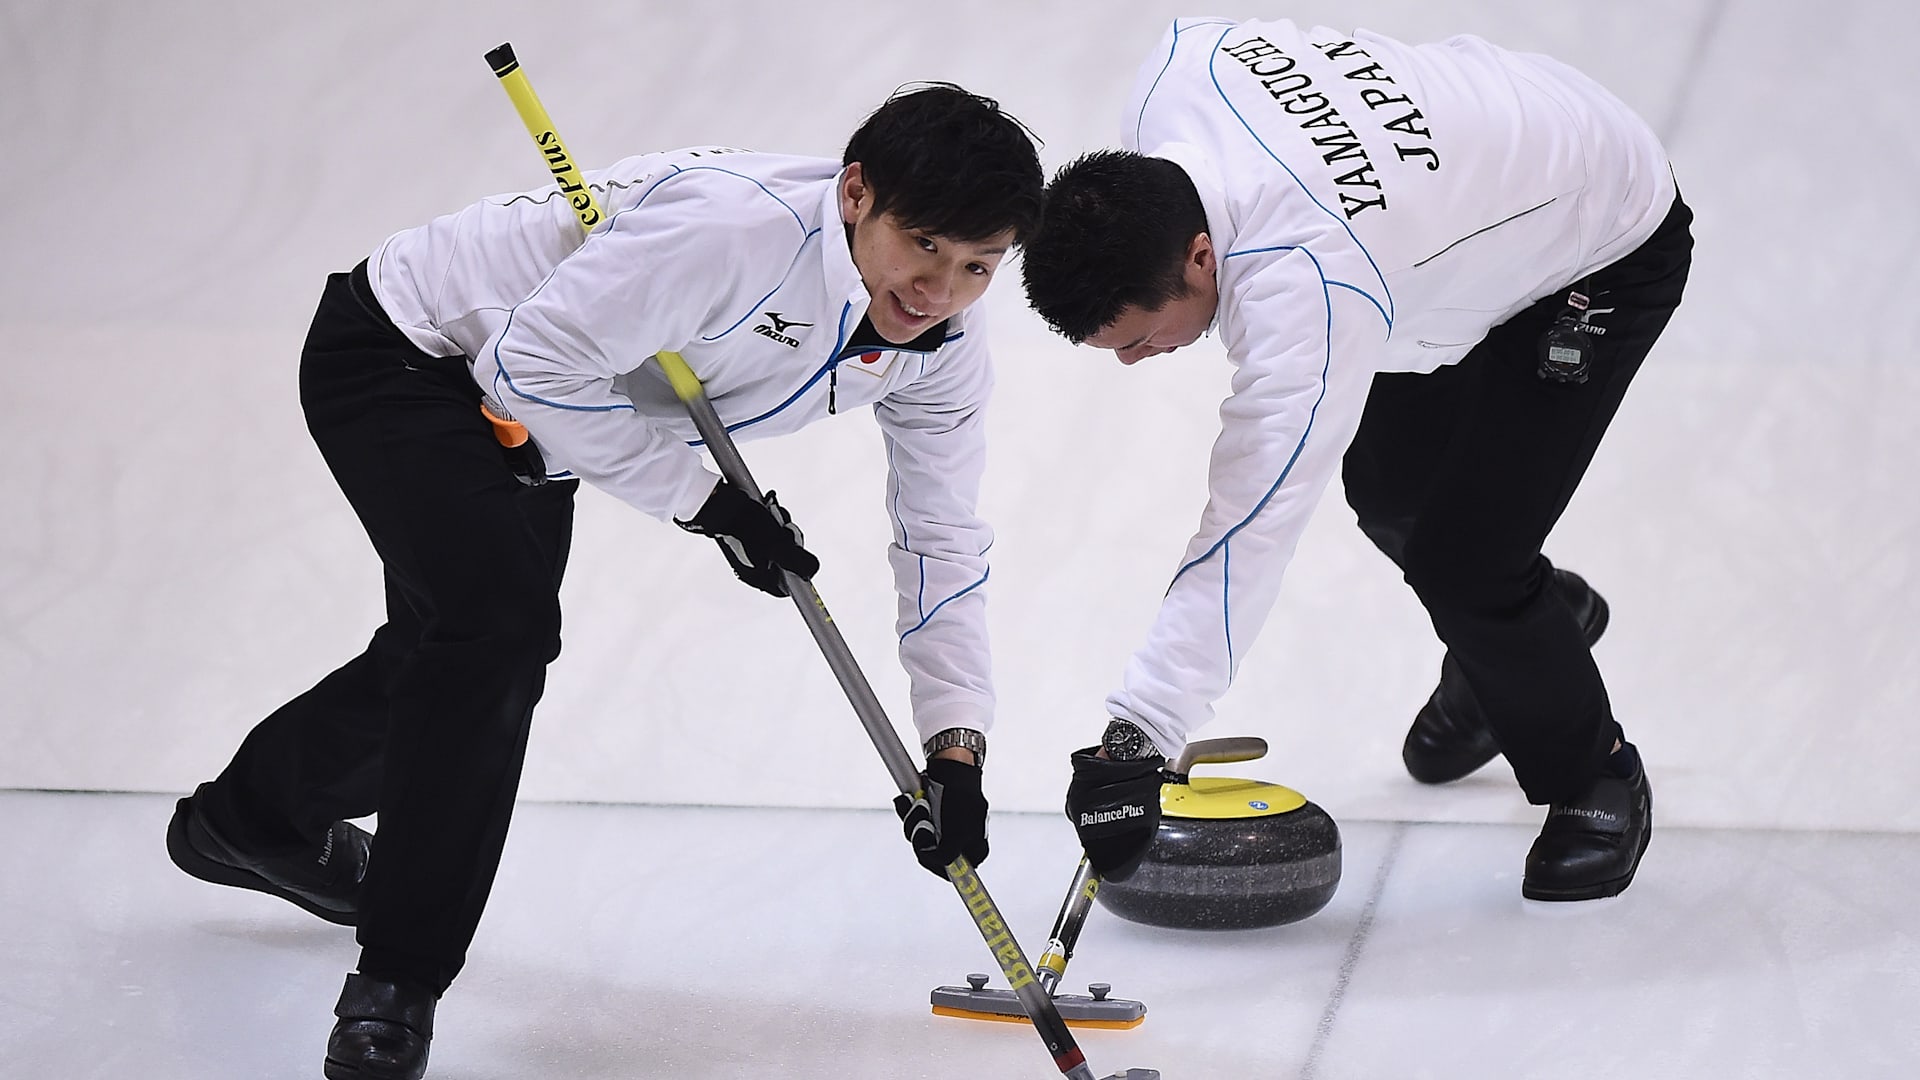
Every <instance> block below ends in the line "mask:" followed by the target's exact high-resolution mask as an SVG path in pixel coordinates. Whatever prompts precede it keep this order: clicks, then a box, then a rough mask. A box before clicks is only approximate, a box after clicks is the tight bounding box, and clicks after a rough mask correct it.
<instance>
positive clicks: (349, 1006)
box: [323, 972, 439, 1080]
mask: <svg viewBox="0 0 1920 1080" xmlns="http://www.w3.org/2000/svg"><path fill="white" fill-rule="evenodd" d="M438 1000H439V999H438V998H436V997H435V996H434V994H433V991H431V990H428V989H427V988H425V987H423V986H416V985H415V984H413V983H407V982H387V981H386V980H385V979H376V978H374V977H372V976H370V975H362V974H359V973H358V972H355V973H354V974H352V975H349V976H347V985H346V986H345V987H344V988H342V989H341V991H340V1003H339V1004H337V1005H335V1006H334V1007H333V1015H335V1016H337V1017H339V1018H340V1019H339V1021H338V1022H337V1023H335V1024H334V1025H333V1033H332V1034H331V1035H328V1036H327V1063H326V1066H325V1068H324V1070H323V1071H324V1072H325V1073H326V1076H327V1080H420V1077H421V1076H423V1075H425V1074H426V1071H427V1046H428V1044H429V1043H431V1042H432V1041H433V1006H434V1004H435V1003H436V1002H437V1001H438Z"/></svg>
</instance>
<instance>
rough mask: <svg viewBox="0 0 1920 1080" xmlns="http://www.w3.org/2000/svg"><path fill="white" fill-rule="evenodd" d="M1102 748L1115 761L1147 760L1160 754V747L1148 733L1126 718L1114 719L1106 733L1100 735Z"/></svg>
mask: <svg viewBox="0 0 1920 1080" xmlns="http://www.w3.org/2000/svg"><path fill="white" fill-rule="evenodd" d="M1100 748H1101V749H1102V750H1105V751H1106V752H1107V757H1108V758H1109V759H1111V760H1113V761H1145V760H1146V759H1147V758H1155V757H1159V756H1160V748H1159V747H1157V746H1155V745H1154V744H1153V740H1152V739H1149V738H1147V733H1146V732H1144V731H1141V730H1140V729H1139V728H1137V727H1134V726H1133V725H1132V724H1130V723H1128V722H1127V721H1125V720H1112V721H1109V722H1108V724H1107V732H1106V734H1104V735H1102V736H1100Z"/></svg>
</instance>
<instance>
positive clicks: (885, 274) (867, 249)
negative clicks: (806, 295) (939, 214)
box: [840, 162, 1013, 345]
mask: <svg viewBox="0 0 1920 1080" xmlns="http://www.w3.org/2000/svg"><path fill="white" fill-rule="evenodd" d="M840 217H841V219H842V220H843V221H845V222H846V223H847V224H848V225H850V226H852V227H853V240H852V244H851V247H852V250H853V265H854V268H855V269H856V270H858V271H859V272H860V281H861V282H862V283H863V284H865V285H866V287H867V293H868V295H870V296H871V297H873V303H872V304H871V305H870V306H869V308H868V309H867V317H868V318H869V319H872V320H873V328H874V330H875V331H877V332H878V333H879V334H880V336H881V337H883V338H886V339H887V340H888V341H891V342H893V343H894V344H895V345H905V344H906V343H907V342H909V341H912V340H913V339H914V338H916V337H919V336H920V335H921V334H923V333H925V332H926V330H927V328H928V327H930V326H933V325H934V324H935V323H938V322H939V321H940V320H942V319H945V318H947V317H949V316H952V315H956V314H958V313H959V312H960V311H961V310H962V309H963V308H965V307H966V306H967V305H968V304H971V303H973V302H974V301H975V300H978V299H980V295H981V294H982V293H984V292H986V291H987V285H988V283H989V282H991V281H992V280H993V272H994V271H995V270H998V269H999V268H1000V260H1002V259H1004V258H1006V255H1007V249H1008V248H1011V247H1012V246H1013V230H1012V229H1008V230H1006V231H1005V232H1002V233H1000V234H999V235H997V236H993V237H990V238H988V239H986V240H953V239H949V238H947V237H942V236H934V235H932V234H930V233H926V232H920V231H917V230H913V229H906V228H902V227H901V225H900V222H899V221H898V220H897V219H896V218H895V217H894V216H893V215H892V214H890V213H888V214H876V213H874V212H873V189H872V188H870V187H868V186H867V184H866V181H865V178H864V177H863V176H862V174H861V171H860V163H859V162H854V163H853V164H851V165H849V166H847V171H846V173H845V175H844V176H842V178H841V181H840Z"/></svg>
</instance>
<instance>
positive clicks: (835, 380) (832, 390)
mask: <svg viewBox="0 0 1920 1080" xmlns="http://www.w3.org/2000/svg"><path fill="white" fill-rule="evenodd" d="M839 390H840V361H838V360H835V361H834V362H833V363H832V364H830V365H828V367H827V415H828V416H832V415H833V414H834V395H835V394H837V393H838V392H839Z"/></svg>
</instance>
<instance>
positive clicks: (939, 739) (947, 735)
mask: <svg viewBox="0 0 1920 1080" xmlns="http://www.w3.org/2000/svg"><path fill="white" fill-rule="evenodd" d="M955 746H958V747H960V748H961V749H963V750H971V751H973V763H974V764H975V765H978V766H980V767H981V768H986V765H987V737H986V735H984V734H982V733H981V732H978V731H975V730H974V729H972V728H966V727H950V728H948V729H947V730H945V731H938V732H935V733H934V735H933V738H931V739H928V740H927V741H926V743H925V744H924V745H922V746H921V749H922V750H924V751H925V752H926V755H927V756H928V757H932V756H933V755H934V754H936V753H938V752H939V751H941V750H946V749H950V748H952V747H955Z"/></svg>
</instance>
